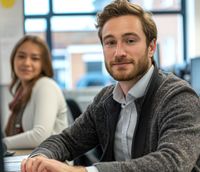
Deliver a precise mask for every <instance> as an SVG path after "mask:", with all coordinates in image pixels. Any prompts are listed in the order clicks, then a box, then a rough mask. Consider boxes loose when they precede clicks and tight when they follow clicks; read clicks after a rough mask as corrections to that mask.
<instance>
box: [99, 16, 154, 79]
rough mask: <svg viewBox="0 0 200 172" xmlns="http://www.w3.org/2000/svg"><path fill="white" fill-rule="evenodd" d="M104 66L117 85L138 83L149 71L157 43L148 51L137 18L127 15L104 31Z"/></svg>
mask: <svg viewBox="0 0 200 172" xmlns="http://www.w3.org/2000/svg"><path fill="white" fill-rule="evenodd" d="M102 42H103V52H104V58H105V65H106V68H107V70H108V72H109V73H110V75H111V76H112V77H113V78H114V79H115V80H117V81H134V82H137V81H138V80H139V79H140V78H141V77H142V76H143V75H144V74H145V73H146V72H147V70H148V69H149V68H150V66H151V64H152V61H151V57H152V56H153V53H154V50H155V41H152V42H151V43H150V45H149V47H147V45H146V36H145V34H144V32H143V29H142V25H141V22H140V20H139V18H138V17H136V16H133V15H125V16H120V17H114V18H111V19H110V20H108V21H107V22H106V23H105V25H104V26H103V29H102Z"/></svg>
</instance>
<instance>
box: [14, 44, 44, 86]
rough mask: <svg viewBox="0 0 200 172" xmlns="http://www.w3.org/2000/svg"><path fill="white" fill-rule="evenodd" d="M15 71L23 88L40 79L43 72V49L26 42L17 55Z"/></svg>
mask: <svg viewBox="0 0 200 172" xmlns="http://www.w3.org/2000/svg"><path fill="white" fill-rule="evenodd" d="M14 71H15V73H16V75H17V77H18V78H19V80H20V81H21V83H22V85H23V86H24V85H26V83H28V82H29V81H31V80H33V79H35V78H36V77H38V76H39V75H40V74H41V71H42V52H41V48H40V47H39V46H38V45H37V44H35V43H33V42H30V41H27V42H24V43H23V44H22V45H21V46H20V47H19V48H18V50H17V52H16V54H15V57H14Z"/></svg>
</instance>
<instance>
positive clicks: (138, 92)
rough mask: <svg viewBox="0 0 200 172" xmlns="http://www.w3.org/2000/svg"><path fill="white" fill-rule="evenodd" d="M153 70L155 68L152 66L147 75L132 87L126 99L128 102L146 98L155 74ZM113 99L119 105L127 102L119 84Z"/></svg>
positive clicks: (114, 91)
mask: <svg viewBox="0 0 200 172" xmlns="http://www.w3.org/2000/svg"><path fill="white" fill-rule="evenodd" d="M153 70H154V66H153V65H152V66H151V67H150V69H149V70H148V71H147V73H146V74H145V75H144V76H143V77H142V78H141V79H140V80H139V81H138V82H137V83H136V84H135V85H133V86H132V88H131V89H130V90H129V91H128V94H127V97H126V99H127V101H129V100H130V99H136V98H139V97H142V96H144V94H145V90H146V88H147V86H148V83H149V81H150V79H151V76H152V74H153ZM113 99H114V100H115V101H117V102H119V103H125V102H126V99H125V97H124V94H123V91H122V89H121V87H120V85H119V83H117V84H116V86H115V88H114V90H113Z"/></svg>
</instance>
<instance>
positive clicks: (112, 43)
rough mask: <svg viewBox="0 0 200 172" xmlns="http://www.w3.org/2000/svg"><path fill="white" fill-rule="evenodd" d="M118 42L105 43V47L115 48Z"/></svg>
mask: <svg viewBox="0 0 200 172" xmlns="http://www.w3.org/2000/svg"><path fill="white" fill-rule="evenodd" d="M115 44H116V42H115V41H112V40H111V41H105V43H104V45H105V46H107V47H113V46H115Z"/></svg>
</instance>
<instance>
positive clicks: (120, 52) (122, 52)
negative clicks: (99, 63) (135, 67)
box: [115, 42, 126, 57]
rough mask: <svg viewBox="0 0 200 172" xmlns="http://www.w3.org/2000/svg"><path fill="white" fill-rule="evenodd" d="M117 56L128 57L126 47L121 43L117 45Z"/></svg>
mask: <svg viewBox="0 0 200 172" xmlns="http://www.w3.org/2000/svg"><path fill="white" fill-rule="evenodd" d="M115 56H116V57H122V56H126V51H125V47H124V45H123V44H122V43H121V42H119V43H117V45H116V49H115Z"/></svg>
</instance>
